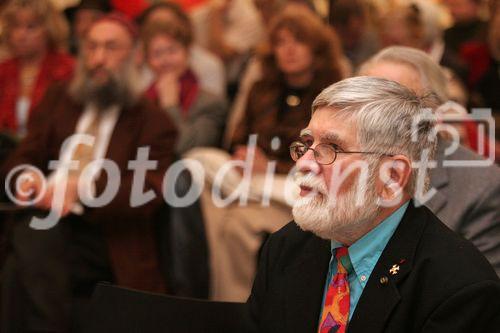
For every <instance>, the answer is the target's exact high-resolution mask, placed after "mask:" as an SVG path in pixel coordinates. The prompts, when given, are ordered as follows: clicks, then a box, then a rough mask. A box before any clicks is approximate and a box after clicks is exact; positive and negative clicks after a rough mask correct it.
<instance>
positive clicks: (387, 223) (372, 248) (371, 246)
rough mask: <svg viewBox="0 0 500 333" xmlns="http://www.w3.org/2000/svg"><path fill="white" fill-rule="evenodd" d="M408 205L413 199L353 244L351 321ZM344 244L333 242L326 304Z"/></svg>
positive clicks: (347, 268)
mask: <svg viewBox="0 0 500 333" xmlns="http://www.w3.org/2000/svg"><path fill="white" fill-rule="evenodd" d="M408 204H409V202H406V203H405V204H403V205H402V206H401V207H399V208H398V209H397V210H396V211H395V212H394V213H392V214H391V215H390V216H389V217H387V218H386V219H385V220H384V221H382V223H380V224H379V225H378V226H376V227H375V228H373V229H372V230H371V231H370V232H369V233H367V234H366V235H364V236H363V237H362V238H360V239H358V240H357V241H356V242H355V243H353V244H352V245H351V246H349V259H350V264H351V265H347V266H351V267H346V270H347V271H348V280H349V292H350V308H349V320H351V318H352V314H353V313H354V310H355V309H356V305H357V304H358V301H359V298H360V297H361V293H362V292H363V289H364V288H365V286H366V282H368V279H369V278H370V274H371V273H372V271H373V268H374V267H375V264H376V263H377V261H378V259H379V258H380V255H381V254H382V251H384V249H385V246H386V245H387V243H388V242H389V239H391V237H392V235H393V234H394V231H396V228H397V227H398V225H399V223H400V222H401V219H402V218H403V215H404V213H405V212H406V209H407V208H408ZM342 246H343V245H342V244H340V243H338V242H336V241H333V240H332V242H331V249H332V257H331V259H330V266H329V269H328V276H327V279H326V285H325V289H324V292H323V303H322V304H321V306H322V307H323V304H324V302H325V296H326V292H327V290H328V285H329V284H330V282H331V280H332V278H333V276H334V275H335V274H336V273H337V260H336V259H335V252H336V250H337V248H339V247H342ZM342 262H343V260H342ZM321 315H322V314H321V313H320V320H321Z"/></svg>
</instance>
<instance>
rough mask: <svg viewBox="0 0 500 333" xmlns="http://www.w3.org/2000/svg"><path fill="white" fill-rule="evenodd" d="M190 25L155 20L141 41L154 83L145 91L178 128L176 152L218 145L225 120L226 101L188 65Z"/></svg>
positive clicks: (145, 29) (190, 39) (145, 31)
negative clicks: (207, 88) (206, 87)
mask: <svg viewBox="0 0 500 333" xmlns="http://www.w3.org/2000/svg"><path fill="white" fill-rule="evenodd" d="M191 42H192V36H191V30H190V29H189V27H186V26H185V25H180V24H171V23H163V24H161V23H153V24H151V25H149V26H147V27H145V28H144V32H143V35H142V43H143V44H144V52H145V55H146V61H147V63H148V65H149V67H150V68H151V69H152V70H153V72H154V74H155V82H153V84H152V85H151V86H150V88H149V89H148V90H147V92H146V96H147V97H149V98H150V99H152V100H153V101H154V102H155V103H156V104H157V105H158V106H159V107H160V108H161V109H162V110H164V111H166V112H167V113H168V114H169V116H170V117H171V118H172V119H173V120H174V122H175V123H176V125H177V127H178V129H179V138H178V141H177V144H176V149H175V151H176V153H177V154H179V155H182V154H183V153H185V152H187V151H188V150H190V149H191V148H194V147H210V146H212V147H219V146H220V144H221V137H222V131H223V129H224V124H225V120H226V112H227V105H226V103H225V101H224V100H223V99H222V98H220V97H218V96H216V95H214V94H211V93H209V92H206V91H205V90H203V89H202V88H201V87H200V84H199V82H198V78H197V77H196V75H195V74H194V72H193V71H192V70H191V68H190V65H189V47H190V45H191Z"/></svg>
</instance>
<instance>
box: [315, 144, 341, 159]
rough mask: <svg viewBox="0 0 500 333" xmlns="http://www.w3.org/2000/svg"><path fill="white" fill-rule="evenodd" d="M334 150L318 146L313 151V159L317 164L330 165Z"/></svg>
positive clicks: (327, 146)
mask: <svg viewBox="0 0 500 333" xmlns="http://www.w3.org/2000/svg"><path fill="white" fill-rule="evenodd" d="M336 154H337V153H336V152H335V149H334V148H333V147H332V146H330V145H327V144H319V145H317V146H316V149H315V151H314V157H315V158H316V162H318V163H319V164H331V163H333V161H335V157H336Z"/></svg>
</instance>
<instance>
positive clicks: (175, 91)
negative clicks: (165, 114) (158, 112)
mask: <svg viewBox="0 0 500 333" xmlns="http://www.w3.org/2000/svg"><path fill="white" fill-rule="evenodd" d="M156 90H157V91H158V97H159V102H160V106H161V107H162V108H165V109H166V108H170V107H173V106H178V105H179V97H180V84H179V78H178V77H177V75H176V74H175V73H173V72H168V73H163V74H161V75H160V77H159V78H158V81H157V82H156Z"/></svg>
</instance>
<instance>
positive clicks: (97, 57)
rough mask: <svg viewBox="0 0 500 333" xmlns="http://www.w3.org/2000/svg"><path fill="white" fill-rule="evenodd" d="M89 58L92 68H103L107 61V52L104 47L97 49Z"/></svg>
mask: <svg viewBox="0 0 500 333" xmlns="http://www.w3.org/2000/svg"><path fill="white" fill-rule="evenodd" d="M88 57H89V63H90V65H91V67H98V66H101V65H103V64H104V63H105V61H106V50H105V48H104V47H96V48H95V50H92V52H90V54H89V55H88Z"/></svg>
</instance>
